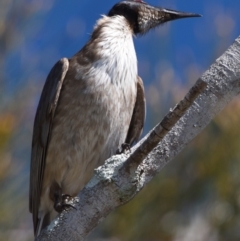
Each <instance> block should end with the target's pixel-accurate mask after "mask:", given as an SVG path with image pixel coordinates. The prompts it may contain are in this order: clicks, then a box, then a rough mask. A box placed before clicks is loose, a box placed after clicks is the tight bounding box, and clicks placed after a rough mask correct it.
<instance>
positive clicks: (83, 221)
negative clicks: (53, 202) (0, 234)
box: [36, 37, 240, 241]
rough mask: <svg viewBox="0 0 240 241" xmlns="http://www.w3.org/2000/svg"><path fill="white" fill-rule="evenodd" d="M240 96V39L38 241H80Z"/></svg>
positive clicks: (100, 170)
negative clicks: (181, 99) (161, 119)
mask: <svg viewBox="0 0 240 241" xmlns="http://www.w3.org/2000/svg"><path fill="white" fill-rule="evenodd" d="M205 83H206V84H207V87H206V88H205V89H204V87H205ZM199 86H200V88H199ZM195 88H196V89H197V91H196V93H195V94H194V91H193V90H195ZM203 89H204V90H203ZM199 93H201V94H200V95H199V96H198V97H197V99H196V100H195V101H194V99H195V97H196V96H197V95H198V94H199ZM239 93H240V37H238V38H237V39H236V41H235V42H234V44H233V45H232V46H230V48H229V49H228V50H227V51H226V52H225V53H224V54H223V55H222V56H221V57H220V58H219V59H217V60H216V62H215V63H214V64H213V65H212V66H211V67H210V68H209V70H207V71H206V72H205V73H204V74H203V75H202V77H201V78H200V79H199V80H198V81H197V83H196V84H195V85H194V87H193V88H192V89H191V90H190V92H189V93H188V94H187V95H186V97H185V99H184V100H183V101H182V102H180V103H179V104H178V105H177V106H176V107H175V109H174V110H173V111H171V110H170V112H169V114H168V115H167V116H166V117H165V118H164V119H163V121H162V122H161V123H160V124H159V125H157V126H156V127H155V128H154V129H153V130H152V131H151V132H150V133H149V134H148V135H147V136H146V137H144V138H143V139H142V140H141V141H140V142H139V143H137V145H135V146H134V147H133V148H132V153H131V154H128V155H126V154H122V155H117V156H113V157H111V158H109V159H108V160H107V161H106V162H105V164H104V165H103V166H101V167H99V168H98V169H96V170H95V174H94V176H93V178H92V179H91V180H90V182H89V183H88V184H87V186H86V187H85V188H84V189H83V190H82V191H81V192H80V194H79V195H78V197H77V198H75V200H74V205H75V207H76V210H75V209H69V210H67V211H64V212H62V213H61V214H60V215H59V217H58V218H57V219H55V220H54V221H53V222H52V223H51V224H50V225H49V226H48V227H47V229H46V230H44V231H43V232H42V233H41V235H40V236H39V237H38V238H36V240H38V241H40V240H41V241H43V240H44V241H45V240H53V241H54V240H58V241H59V240H64V241H65V240H71V241H73V240H84V238H85V237H86V236H87V235H88V234H89V233H90V232H91V231H92V230H93V229H94V228H95V227H96V226H97V225H98V223H99V222H101V221H102V220H104V218H105V217H106V216H107V215H108V214H109V213H110V212H111V211H113V210H114V209H115V208H116V207H118V206H119V205H122V204H125V203H126V202H128V201H129V200H131V198H133V197H134V196H135V195H136V194H137V193H138V192H139V191H140V190H141V189H142V188H143V187H144V186H145V185H146V184H147V183H148V182H149V181H150V180H151V179H152V178H153V177H154V176H155V175H156V174H157V173H158V172H159V171H160V170H161V169H162V168H163V167H164V166H165V165H166V164H167V163H169V162H170V161H171V160H172V159H173V158H174V157H175V156H176V155H177V154H178V153H179V152H180V151H181V150H182V149H183V148H184V147H185V146H186V145H187V144H188V143H189V142H190V141H191V140H192V139H193V138H194V137H195V136H196V135H197V134H198V133H199V132H201V131H202V129H203V128H204V127H206V125H207V124H208V123H209V122H210V121H211V119H213V118H214V116H215V115H216V114H217V113H219V112H220V111H221V110H222V109H223V108H224V107H225V106H226V105H227V104H228V103H229V102H230V101H231V100H232V99H233V98H234V97H235V96H236V95H238V94H239ZM189 106H190V108H189V109H188V110H187V111H186V109H187V108H188V107H189ZM184 112H186V113H185V114H184V115H183V113H184ZM182 115H183V116H182ZM180 118H181V119H180ZM159 141H160V142H159ZM149 152H150V153H149Z"/></svg>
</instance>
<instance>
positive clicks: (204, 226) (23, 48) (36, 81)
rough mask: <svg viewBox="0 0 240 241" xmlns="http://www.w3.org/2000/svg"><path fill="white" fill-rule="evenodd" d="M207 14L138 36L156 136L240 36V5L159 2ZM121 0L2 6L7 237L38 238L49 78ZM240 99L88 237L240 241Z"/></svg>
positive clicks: (2, 224) (0, 129) (0, 168)
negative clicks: (40, 118) (41, 112)
mask: <svg viewBox="0 0 240 241" xmlns="http://www.w3.org/2000/svg"><path fill="white" fill-rule="evenodd" d="M148 2H149V3H150V4H152V5H157V6H163V7H166V8H172V9H177V10H182V11H189V12H195V13H199V14H202V15H203V17H202V18H193V19H183V20H178V21H174V22H170V23H167V24H164V25H163V26H161V27H159V28H157V29H155V30H153V31H151V32H150V33H149V34H147V35H145V36H143V37H141V38H137V39H135V40H134V41H135V46H136V52H137V55H138V61H139V62H138V64H139V74H140V76H141V77H142V78H143V80H144V83H145V88H146V95H147V97H146V98H147V110H148V111H147V122H146V126H145V129H144V133H147V132H148V131H149V130H150V129H151V128H152V127H153V126H154V125H155V124H156V123H157V122H158V121H159V120H161V118H162V117H163V116H164V114H165V113H166V112H167V111H168V110H169V108H171V107H173V106H174V105H175V104H176V103H177V102H178V101H179V100H180V99H181V98H182V97H183V96H184V95H185V93H186V92H187V90H188V89H189V87H190V86H192V85H193V83H195V81H196V80H197V79H198V77H200V76H201V74H202V73H203V72H204V71H205V70H206V69H207V68H208V67H209V65H210V64H211V63H212V62H213V61H214V60H215V59H216V58H217V57H219V56H220V55H221V54H222V53H223V52H224V51H225V50H226V49H227V48H228V46H229V45H230V44H232V43H233V41H234V39H235V38H236V37H237V36H238V35H239V33H240V1H229V0H222V1H219V0H202V1H198V0H191V1H190V0H181V1H180V0H179V1H177V0H162V1H157V0H149V1H148ZM115 3H116V1H113V0H108V1H100V0H91V1H90V0H72V1H63V0H57V1H55V0H1V1H0V193H1V194H0V241H3V240H4V241H27V240H33V231H32V220H31V215H30V214H29V211H28V187H29V166H30V148H31V136H32V127H33V119H34V115H35V111H36V107H37V104H38V101H39V96H40V93H41V90H42V87H43V84H44V81H45V79H46V76H47V74H48V72H49V71H50V69H51V67H52V66H53V65H54V63H55V62H56V61H57V60H58V59H60V58H61V57H71V56H72V55H73V54H74V53H75V52H77V51H78V50H79V49H80V48H81V47H82V46H83V45H84V44H85V42H86V41H87V40H88V38H89V35H90V33H91V32H92V28H93V25H94V23H95V21H96V19H98V18H99V17H100V14H104V13H107V12H108V10H109V9H110V8H111V7H112V6H113V4H115ZM239 122H240V99H239V98H236V99H235V100H234V101H232V102H231V103H230V104H229V105H228V106H227V107H226V108H225V109H224V110H223V111H222V113H221V114H220V115H218V116H217V118H216V119H215V120H213V121H212V122H211V124H210V125H209V126H208V127H207V128H206V129H205V130H204V131H203V132H202V133H201V134H200V135H199V136H198V137H197V138H196V139H195V140H194V141H193V142H192V143H191V144H189V145H188V147H187V148H185V150H184V151H183V152H182V153H181V154H180V155H179V156H177V158H176V159H175V160H174V161H173V162H171V163H170V164H169V165H168V166H166V167H165V168H164V170H163V171H162V172H161V173H160V174H159V175H158V176H157V177H155V179H154V180H153V181H152V182H151V183H149V184H148V186H147V187H146V188H145V189H144V190H143V191H142V192H141V193H140V194H139V195H138V196H137V197H136V198H135V199H134V200H132V201H131V202H130V203H128V204H127V205H125V206H123V207H120V208H118V209H117V210H116V211H115V212H114V213H112V214H111V215H110V216H109V217H108V218H107V219H106V220H105V221H104V222H103V223H102V224H101V225H100V226H99V227H98V228H97V229H96V230H95V231H94V233H92V234H91V235H90V236H89V238H88V241H97V240H101V241H134V240H140V241H218V240H220V241H224V240H228V241H239V240H240V174H239V173H240V148H239V147H240V128H239Z"/></svg>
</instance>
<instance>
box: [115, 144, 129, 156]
mask: <svg viewBox="0 0 240 241" xmlns="http://www.w3.org/2000/svg"><path fill="white" fill-rule="evenodd" d="M123 153H124V154H127V153H131V147H130V145H129V144H128V143H123V144H122V145H121V147H120V148H118V150H117V154H123Z"/></svg>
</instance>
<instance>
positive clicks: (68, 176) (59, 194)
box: [29, 0, 200, 237]
mask: <svg viewBox="0 0 240 241" xmlns="http://www.w3.org/2000/svg"><path fill="white" fill-rule="evenodd" d="M199 16H200V15H199V14H193V13H186V12H179V11H174V10H169V9H165V8H161V7H154V6H151V5H149V4H147V3H146V2H143V1H141V0H138V1H137V0H127V1H121V2H118V3H116V4H115V5H114V6H113V7H112V8H111V9H110V11H109V12H108V14H106V15H103V16H101V18H100V19H99V20H97V22H96V24H95V26H94V29H93V32H92V34H91V35H90V38H89V40H88V42H87V43H86V45H85V46H83V48H82V49H81V50H80V51H78V52H77V53H76V54H75V55H73V56H72V57H71V58H62V59H60V60H59V61H58V62H57V63H56V64H55V65H54V66H53V68H52V69H51V71H50V73H49V74H48V76H47V79H46V82H45V84H44V87H43V90H42V94H41V97H40V100H39V104H38V107H37V111H36V115H35V119H34V127H33V137H32V151H31V164H30V191H29V210H30V212H31V213H32V218H33V227H34V235H35V237H36V236H38V235H39V234H40V232H41V230H42V229H44V228H45V227H46V226H47V225H49V224H50V222H51V221H52V220H53V219H54V218H56V216H57V214H58V213H60V212H62V211H63V210H64V209H65V208H66V207H69V206H71V205H70V204H69V200H70V198H71V197H75V196H76V195H77V194H78V193H79V192H80V191H81V190H82V189H83V187H84V186H85V185H86V184H87V183H88V181H89V180H90V178H91V177H92V175H93V172H94V169H96V168H97V167H98V166H100V165H102V164H103V163H104V161H105V160H106V159H107V158H109V157H111V156H112V155H114V154H116V153H118V150H121V146H122V144H124V143H126V144H127V145H129V146H132V145H133V143H135V142H136V141H137V140H138V139H139V138H140V136H141V133H142V130H143V126H144V122H145V113H146V103H145V102H146V101H145V94H144V85H143V81H142V79H141V77H139V75H138V67H137V57H136V52H135V48H134V43H133V37H135V36H142V35H144V34H146V33H147V32H148V31H149V30H150V29H153V28H155V27H157V26H159V25H161V24H163V23H165V22H168V21H171V20H175V19H180V18H187V17H199ZM120 152H121V151H120Z"/></svg>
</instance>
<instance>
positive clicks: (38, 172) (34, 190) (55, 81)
mask: <svg viewBox="0 0 240 241" xmlns="http://www.w3.org/2000/svg"><path fill="white" fill-rule="evenodd" d="M68 67H69V62H68V59H66V58H63V59H61V60H59V61H58V62H57V63H56V64H55V65H54V67H53V68H52V70H51V71H50V73H49V75H48V77H47V80H46V82H45V85H44V87H43V91H42V95H41V98H40V101H39V104H38V108H37V112H36V116H35V120H34V127H33V139H32V153H31V167H30V192H29V210H30V212H31V213H32V214H33V225H34V232H36V229H37V225H38V209H39V205H40V196H41V189H42V183H43V176H44V167H45V161H46V154H47V148H48V142H49V139H50V136H51V129H52V123H53V118H54V113H55V110H56V108H57V104H58V100H59V96H60V93H61V88H62V85H63V81H64V78H65V76H66V73H67V71H68Z"/></svg>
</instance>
